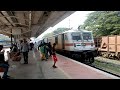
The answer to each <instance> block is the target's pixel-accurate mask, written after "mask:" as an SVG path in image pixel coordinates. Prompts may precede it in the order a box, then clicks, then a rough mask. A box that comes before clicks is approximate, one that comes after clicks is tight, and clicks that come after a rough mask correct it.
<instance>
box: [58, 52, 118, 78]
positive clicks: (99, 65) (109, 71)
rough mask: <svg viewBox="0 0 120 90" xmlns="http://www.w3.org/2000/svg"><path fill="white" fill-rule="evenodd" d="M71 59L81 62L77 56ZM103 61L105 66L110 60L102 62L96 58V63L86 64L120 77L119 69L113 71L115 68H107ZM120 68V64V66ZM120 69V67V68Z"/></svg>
mask: <svg viewBox="0 0 120 90" xmlns="http://www.w3.org/2000/svg"><path fill="white" fill-rule="evenodd" d="M59 54H61V53H59ZM61 55H63V54H61ZM63 56H66V55H63ZM66 57H68V58H71V57H70V56H66ZM71 59H74V60H76V61H78V62H80V61H79V60H78V59H75V58H71ZM103 63H104V66H107V65H109V63H108V62H100V61H98V60H95V61H94V63H92V64H86V63H84V64H86V65H88V66H90V67H93V68H96V69H98V70H101V71H103V72H106V73H109V74H111V75H114V76H116V77H119V78H120V72H119V71H113V70H108V69H107V70H105V69H106V67H103V66H102V64H103ZM111 67H112V66H111ZM116 68H117V67H116ZM119 68H120V66H119ZM119 70H120V69H119ZM116 72H117V73H116Z"/></svg>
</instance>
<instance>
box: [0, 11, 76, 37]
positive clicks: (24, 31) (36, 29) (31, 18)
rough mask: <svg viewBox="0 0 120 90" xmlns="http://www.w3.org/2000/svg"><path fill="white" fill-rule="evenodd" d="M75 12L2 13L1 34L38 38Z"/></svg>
mask: <svg viewBox="0 0 120 90" xmlns="http://www.w3.org/2000/svg"><path fill="white" fill-rule="evenodd" d="M74 12H75V11H0V33H1V34H5V35H8V36H10V35H11V34H12V35H19V36H24V37H28V38H30V37H38V36H39V35H40V34H42V33H43V32H44V31H45V30H47V29H48V28H49V27H53V26H54V25H56V24H57V23H59V22H60V21H62V20H63V19H65V18H66V17H68V16H69V15H71V14H72V13H74Z"/></svg>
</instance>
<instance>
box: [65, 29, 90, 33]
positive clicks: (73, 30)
mask: <svg viewBox="0 0 120 90" xmlns="http://www.w3.org/2000/svg"><path fill="white" fill-rule="evenodd" d="M67 32H92V31H88V30H83V29H81V30H78V29H72V30H69V31H65V32H63V33H67Z"/></svg>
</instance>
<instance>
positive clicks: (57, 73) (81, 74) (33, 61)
mask: <svg viewBox="0 0 120 90" xmlns="http://www.w3.org/2000/svg"><path fill="white" fill-rule="evenodd" d="M57 57H58V61H57V63H56V66H57V67H58V68H53V67H52V65H53V60H52V58H51V57H50V58H49V59H48V61H41V60H40V53H39V51H37V52H34V51H30V52H29V63H28V64H23V58H22V59H21V61H20V62H13V61H10V65H11V67H10V69H9V73H8V74H9V75H10V76H12V77H13V78H14V79H119V78H118V77H116V76H113V75H111V74H108V73H106V72H103V71H100V70H97V69H94V68H92V67H90V66H87V65H84V64H82V63H80V62H77V61H74V60H72V59H69V58H67V57H64V56H62V55H59V54H57ZM13 66H15V67H14V68H13Z"/></svg>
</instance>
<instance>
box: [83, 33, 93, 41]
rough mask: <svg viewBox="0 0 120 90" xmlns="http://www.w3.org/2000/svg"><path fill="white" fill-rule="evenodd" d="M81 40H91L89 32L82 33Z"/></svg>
mask: <svg viewBox="0 0 120 90" xmlns="http://www.w3.org/2000/svg"><path fill="white" fill-rule="evenodd" d="M83 40H92V34H91V33H83Z"/></svg>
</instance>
